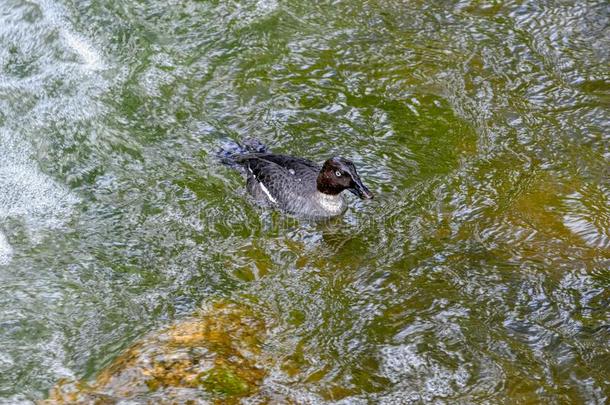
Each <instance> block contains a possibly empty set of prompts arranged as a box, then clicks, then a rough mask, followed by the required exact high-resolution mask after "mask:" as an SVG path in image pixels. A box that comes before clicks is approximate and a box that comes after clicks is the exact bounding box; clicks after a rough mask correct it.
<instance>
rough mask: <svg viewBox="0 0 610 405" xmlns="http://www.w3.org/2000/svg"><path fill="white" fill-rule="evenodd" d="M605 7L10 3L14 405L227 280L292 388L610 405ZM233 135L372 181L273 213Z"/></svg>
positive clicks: (88, 373)
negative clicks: (334, 202) (262, 329)
mask: <svg viewBox="0 0 610 405" xmlns="http://www.w3.org/2000/svg"><path fill="white" fill-rule="evenodd" d="M609 11H610V10H609V7H608V3H607V2H606V1H597V0H584V1H505V2H497V1H468V0H466V1H443V2H441V1H408V2H404V1H394V0H387V1H334V2H319V1H273V0H259V1H244V2H238V1H192V0H187V1H169V2H144V1H134V0H131V1H99V0H89V1H69V0H61V1H53V0H36V1H25V0H5V1H4V2H3V4H2V7H1V8H0V288H1V289H2V292H1V294H0V402H3V403H11V404H12V403H28V402H30V401H33V400H36V399H41V398H45V397H46V396H47V395H48V391H49V389H50V388H51V387H52V386H54V385H55V384H56V382H57V381H58V380H59V379H61V378H69V379H85V380H87V379H93V378H95V377H96V376H97V375H98V374H99V373H100V371H101V370H103V368H104V367H105V366H107V365H108V364H110V363H111V362H112V361H113V360H114V359H115V358H117V356H119V355H120V354H121V353H123V352H124V350H125V349H126V348H128V347H130V346H131V345H132V344H134V342H137V341H138V339H140V338H141V337H142V336H145V335H146V334H147V333H150V332H151V331H154V330H157V329H158V328H163V327H165V326H166V325H168V324H170V323H171V322H180V320H181V319H187V318H188V317H190V316H191V314H193V313H194V312H195V311H196V310H197V309H198V308H199V307H201V306H202V305H204V304H206V303H209V302H214V301H217V300H220V299H225V298H230V299H233V300H238V301H241V302H242V303H244V305H248V306H249V307H251V308H254V309H255V310H256V311H257V313H258V314H259V316H262V317H263V318H264V320H265V324H266V325H267V328H268V330H267V333H268V339H267V341H266V343H265V350H266V351H267V352H269V353H273V360H272V361H271V362H270V363H269V364H267V366H266V367H267V368H266V377H265V378H264V380H263V381H262V388H261V390H263V391H265V390H266V391H267V392H276V393H281V395H283V396H284V397H285V398H292V399H293V400H294V401H296V402H298V403H339V402H341V403H381V404H384V403H385V404H397V403H405V404H406V403H431V402H437V403H498V402H506V403H557V404H559V403H591V404H602V403H606V402H607V401H608V397H609V396H610V383H609V382H608V381H609V378H608V377H609V375H610V366H609V364H610V363H609V361H610V350H609V347H610V329H609V325H610V313H609V312H608V306H609V305H610V295H609V293H608V291H609V287H610V271H609V268H610V254H609V252H610V172H609V170H608V167H610V166H609V163H610V162H609V161H610V109H609V107H610V71H609V70H608V66H609V62H610V28H609V27H610V17H609V15H610V14H609ZM226 137H230V138H233V139H238V140H239V139H242V138H244V137H256V138H259V139H261V140H262V141H263V142H265V143H267V144H268V145H270V146H271V147H272V149H274V150H275V151H277V152H281V153H292V154H297V155H303V156H307V157H310V158H312V159H314V160H318V161H322V160H324V159H326V158H327V157H329V156H332V155H339V154H340V155H343V156H346V157H350V158H352V159H353V160H354V161H355V162H356V164H357V165H358V168H359V172H360V173H361V176H362V178H363V179H364V181H365V183H366V184H367V185H368V186H369V187H370V188H371V190H372V191H373V192H374V193H375V194H376V196H377V198H376V199H375V200H373V201H371V202H368V201H367V202H361V201H356V200H351V201H350V205H351V206H352V208H351V209H350V211H348V212H347V213H346V215H345V216H344V217H342V218H339V219H337V220H335V221H331V222H330V223H326V224H315V223H307V222H298V221H292V220H290V221H289V220H287V219H286V218H285V217H283V216H282V215H279V214H278V213H269V212H266V211H264V210H261V209H259V208H257V207H255V206H253V205H252V204H251V203H250V201H249V199H248V197H247V196H246V195H245V194H244V191H243V188H244V187H243V180H242V179H241V178H240V177H239V175H238V174H237V173H235V172H232V171H230V170H229V169H227V168H225V167H222V166H220V165H219V164H218V163H217V162H216V160H215V159H214V151H215V150H216V148H217V146H218V143H219V141H220V140H221V139H223V138H226ZM255 399H256V398H252V401H255Z"/></svg>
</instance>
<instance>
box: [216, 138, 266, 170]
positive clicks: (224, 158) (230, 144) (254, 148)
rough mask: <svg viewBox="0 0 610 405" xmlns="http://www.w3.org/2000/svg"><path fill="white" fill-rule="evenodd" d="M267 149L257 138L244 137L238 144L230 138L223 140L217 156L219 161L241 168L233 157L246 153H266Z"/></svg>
mask: <svg viewBox="0 0 610 405" xmlns="http://www.w3.org/2000/svg"><path fill="white" fill-rule="evenodd" d="M267 152H269V149H268V148H267V146H266V145H265V144H263V143H262V142H261V141H259V140H258V139H252V138H246V139H244V140H243V141H242V143H241V144H240V143H239V142H236V141H234V140H232V139H226V140H224V141H223V142H222V143H221V145H220V149H219V150H218V158H219V159H220V161H221V162H222V163H223V164H225V165H227V166H230V167H233V168H241V165H240V164H239V163H237V162H236V161H235V157H237V156H239V155H245V154H247V153H267Z"/></svg>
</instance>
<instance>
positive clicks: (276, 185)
mask: <svg viewBox="0 0 610 405" xmlns="http://www.w3.org/2000/svg"><path fill="white" fill-rule="evenodd" d="M239 159H240V163H241V164H243V165H244V167H245V168H246V171H247V173H248V176H250V180H249V181H256V182H257V183H258V186H259V187H260V189H261V191H262V192H263V193H264V194H265V195H266V197H267V198H268V199H269V201H271V202H273V203H276V204H282V205H286V204H290V203H291V202H293V201H296V200H299V199H300V198H301V197H302V194H303V190H304V189H307V188H308V187H309V183H303V182H302V181H301V180H299V178H298V177H297V176H295V174H294V173H293V172H291V170H290V169H288V168H286V167H284V166H281V165H279V164H277V163H275V162H273V161H271V160H267V159H265V158H264V157H261V156H256V155H255V154H251V155H242V156H240V158H239ZM313 184H314V187H315V182H314V183H313Z"/></svg>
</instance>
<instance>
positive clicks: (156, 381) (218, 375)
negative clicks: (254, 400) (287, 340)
mask: <svg viewBox="0 0 610 405" xmlns="http://www.w3.org/2000/svg"><path fill="white" fill-rule="evenodd" d="M265 334H266V326H265V324H264V322H263V321H262V320H261V319H260V318H259V317H258V316H256V314H254V312H253V311H252V310H251V309H250V308H248V307H245V306H242V305H237V304H235V303H231V302H218V303H214V304H211V305H209V306H207V307H206V308H204V309H202V310H201V313H200V314H198V316H195V317H193V318H190V319H188V320H184V321H181V322H176V323H174V324H173V325H171V326H169V327H168V328H166V329H164V330H162V331H160V332H153V333H150V334H149V335H147V336H145V337H144V338H143V339H142V340H141V341H140V342H138V343H136V344H134V345H133V346H132V347H130V348H129V349H127V350H126V351H125V352H124V353H123V354H122V355H120V356H119V357H118V358H117V359H116V360H115V361H114V362H113V363H112V364H111V365H110V366H109V367H107V368H106V369H104V370H103V371H102V372H101V373H100V374H99V375H98V377H97V378H96V379H95V381H93V382H90V383H88V382H84V381H76V382H74V381H60V382H59V383H58V384H57V386H56V387H54V388H53V389H52V390H51V393H50V395H49V399H47V400H45V401H42V402H41V404H68V403H69V404H78V403H87V404H89V403H94V404H114V403H118V402H120V401H126V400H128V401H134V402H135V403H155V404H158V403H194V404H195V403H202V402H204V403H207V402H212V403H236V402H237V401H239V398H242V397H246V396H250V395H254V394H255V393H257V392H258V390H259V387H260V385H261V382H262V380H263V378H264V377H265V370H264V369H263V368H262V363H264V360H263V359H262V356H261V344H262V343H263V341H264V339H265Z"/></svg>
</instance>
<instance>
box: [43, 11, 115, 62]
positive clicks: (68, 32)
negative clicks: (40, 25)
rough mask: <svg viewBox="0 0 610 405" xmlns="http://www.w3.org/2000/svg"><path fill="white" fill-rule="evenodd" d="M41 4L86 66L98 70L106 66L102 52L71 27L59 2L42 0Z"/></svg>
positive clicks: (47, 16) (46, 16)
mask: <svg viewBox="0 0 610 405" xmlns="http://www.w3.org/2000/svg"><path fill="white" fill-rule="evenodd" d="M39 5H40V8H41V9H42V10H43V13H44V15H45V18H46V19H47V20H49V21H50V22H51V24H53V25H54V26H56V27H57V29H58V30H59V35H60V38H61V40H62V42H63V43H64V44H65V45H66V46H67V47H69V48H70V49H72V51H74V52H75V53H76V54H77V55H78V56H79V57H80V59H81V60H82V61H83V62H84V66H85V67H86V68H88V69H90V70H98V69H102V68H104V67H105V63H104V62H103V59H102V54H101V52H100V51H99V50H97V49H96V48H95V47H94V46H93V45H92V44H91V41H90V40H89V39H87V38H85V37H84V36H82V35H80V34H78V33H76V32H75V31H73V30H72V29H71V28H70V24H69V22H68V21H67V20H66V18H65V17H64V16H65V15H67V12H66V11H65V10H63V9H62V8H61V6H60V5H59V4H57V2H49V1H41V2H40V3H39Z"/></svg>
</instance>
